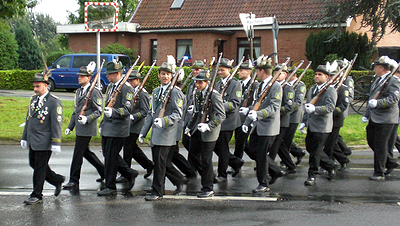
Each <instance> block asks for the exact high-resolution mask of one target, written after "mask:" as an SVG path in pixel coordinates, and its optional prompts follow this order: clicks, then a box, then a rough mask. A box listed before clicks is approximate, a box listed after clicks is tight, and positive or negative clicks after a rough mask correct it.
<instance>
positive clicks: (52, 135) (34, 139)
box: [22, 93, 63, 151]
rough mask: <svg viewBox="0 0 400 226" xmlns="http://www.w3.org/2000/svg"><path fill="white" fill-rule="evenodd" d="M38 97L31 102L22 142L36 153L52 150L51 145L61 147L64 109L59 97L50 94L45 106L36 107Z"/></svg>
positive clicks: (35, 96)
mask: <svg viewBox="0 0 400 226" xmlns="http://www.w3.org/2000/svg"><path fill="white" fill-rule="evenodd" d="M37 97H38V96H37V95H33V96H32V97H31V100H30V105H29V109H28V112H27V115H26V122H25V128H24V132H23V133H22V140H26V141H27V143H28V147H29V146H30V148H31V149H32V150H34V151H44V150H51V145H60V143H61V126H62V114H63V109H62V108H63V107H62V103H61V100H60V99H58V97H56V96H54V95H52V94H50V93H48V94H47V95H46V96H45V97H44V98H43V105H42V106H41V107H40V108H39V107H36V105H35V102H36V100H37Z"/></svg>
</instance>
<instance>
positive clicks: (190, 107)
mask: <svg viewBox="0 0 400 226" xmlns="http://www.w3.org/2000/svg"><path fill="white" fill-rule="evenodd" d="M187 112H188V113H189V114H193V112H194V105H190V106H189V107H188V109H187Z"/></svg>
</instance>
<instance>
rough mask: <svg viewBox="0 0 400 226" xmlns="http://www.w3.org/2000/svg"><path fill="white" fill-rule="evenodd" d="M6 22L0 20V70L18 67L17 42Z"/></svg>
mask: <svg viewBox="0 0 400 226" xmlns="http://www.w3.org/2000/svg"><path fill="white" fill-rule="evenodd" d="M10 30H11V28H10V27H9V26H8V24H7V23H6V22H4V21H3V20H0V62H1V64H0V70H12V69H15V68H18V52H17V51H18V44H17V41H16V40H15V38H14V35H13V34H12V33H11V31H10Z"/></svg>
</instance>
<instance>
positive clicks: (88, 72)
mask: <svg viewBox="0 0 400 226" xmlns="http://www.w3.org/2000/svg"><path fill="white" fill-rule="evenodd" d="M95 68H96V63H95V62H94V61H90V63H89V64H88V66H82V67H81V68H79V72H78V73H77V75H85V76H92V75H93V72H94V69H95Z"/></svg>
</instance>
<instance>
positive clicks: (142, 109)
mask: <svg viewBox="0 0 400 226" xmlns="http://www.w3.org/2000/svg"><path fill="white" fill-rule="evenodd" d="M134 106H135V108H134V109H133V110H132V116H133V119H134V120H133V121H132V120H130V122H131V128H130V133H134V134H139V133H140V130H142V127H143V125H144V122H145V120H146V116H147V112H148V111H149V106H150V95H149V93H148V92H147V91H146V90H145V89H144V88H143V89H142V91H141V92H140V93H139V97H138V99H137V100H136V105H135V104H134Z"/></svg>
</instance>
